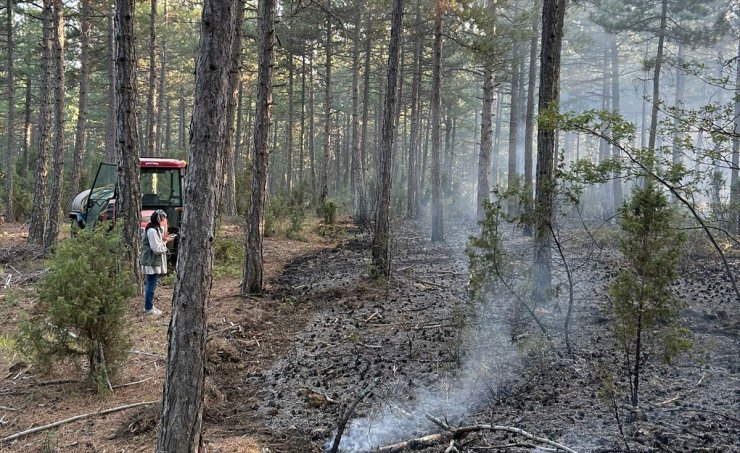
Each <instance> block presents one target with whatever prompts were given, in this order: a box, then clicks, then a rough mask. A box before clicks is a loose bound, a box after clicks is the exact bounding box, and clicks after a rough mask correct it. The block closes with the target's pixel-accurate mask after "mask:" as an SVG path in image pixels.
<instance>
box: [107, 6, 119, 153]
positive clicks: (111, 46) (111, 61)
mask: <svg viewBox="0 0 740 453" xmlns="http://www.w3.org/2000/svg"><path fill="white" fill-rule="evenodd" d="M115 17H116V8H115V5H114V7H113V9H111V10H110V13H108V99H110V102H108V117H107V119H106V122H105V158H104V159H105V162H115V160H116V103H115V101H114V100H115V99H116V87H117V86H118V81H117V80H116V58H117V57H116V26H115Z"/></svg>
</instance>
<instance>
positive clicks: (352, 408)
mask: <svg viewBox="0 0 740 453" xmlns="http://www.w3.org/2000/svg"><path fill="white" fill-rule="evenodd" d="M378 382H380V380H379V379H374V380H373V382H371V383H370V385H368V386H367V388H365V391H364V392H362V394H361V395H360V396H359V397H358V398H357V399H355V401H354V402H353V403H352V405H351V406H350V407H349V408H348V409H347V410H346V411H345V412H344V414H342V419H341V420H339V424H338V425H337V435H336V436H334V443H333V444H332V446H331V450H330V452H329V453H337V451H338V450H339V442H340V441H341V440H342V434H344V428H345V427H346V426H347V422H348V421H349V419H350V417H352V414H353V413H354V412H355V408H356V407H357V405H358V404H359V403H360V401H362V400H364V399H365V398H366V397H367V396H368V395H369V394H370V392H372V391H373V389H374V388H375V386H376V385H378Z"/></svg>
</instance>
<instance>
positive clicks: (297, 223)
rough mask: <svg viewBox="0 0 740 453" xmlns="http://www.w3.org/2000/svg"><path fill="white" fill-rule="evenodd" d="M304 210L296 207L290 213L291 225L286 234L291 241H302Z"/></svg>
mask: <svg viewBox="0 0 740 453" xmlns="http://www.w3.org/2000/svg"><path fill="white" fill-rule="evenodd" d="M305 217H306V216H305V214H304V213H303V209H300V208H299V207H295V208H294V209H293V210H292V211H291V212H290V225H288V230H287V231H286V232H285V234H286V235H287V236H288V237H289V238H291V239H301V232H302V231H303V220H304V219H305Z"/></svg>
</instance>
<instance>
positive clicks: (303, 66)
mask: <svg viewBox="0 0 740 453" xmlns="http://www.w3.org/2000/svg"><path fill="white" fill-rule="evenodd" d="M299 135H300V137H299V143H300V145H299V148H298V188H299V190H300V191H301V202H303V193H304V189H305V187H304V186H303V183H304V182H305V180H304V177H303V170H304V167H305V160H306V159H305V152H306V55H305V54H303V55H301V127H300V132H299Z"/></svg>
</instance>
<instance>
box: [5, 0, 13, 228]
mask: <svg viewBox="0 0 740 453" xmlns="http://www.w3.org/2000/svg"><path fill="white" fill-rule="evenodd" d="M5 13H6V16H5V17H6V23H5V26H6V28H7V30H6V31H7V38H8V40H7V42H6V44H7V46H8V66H7V68H6V77H7V84H8V94H7V96H8V129H7V131H8V133H7V136H6V140H7V146H6V148H5V220H7V221H8V222H12V221H13V220H14V219H15V213H14V212H13V176H14V175H15V163H14V157H15V156H14V154H15V151H14V150H13V135H14V134H13V132H14V127H13V126H14V125H13V123H14V121H15V118H14V116H15V82H14V79H13V50H14V49H13V46H14V44H13V25H14V23H13V2H12V0H7V1H6V2H5Z"/></svg>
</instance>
